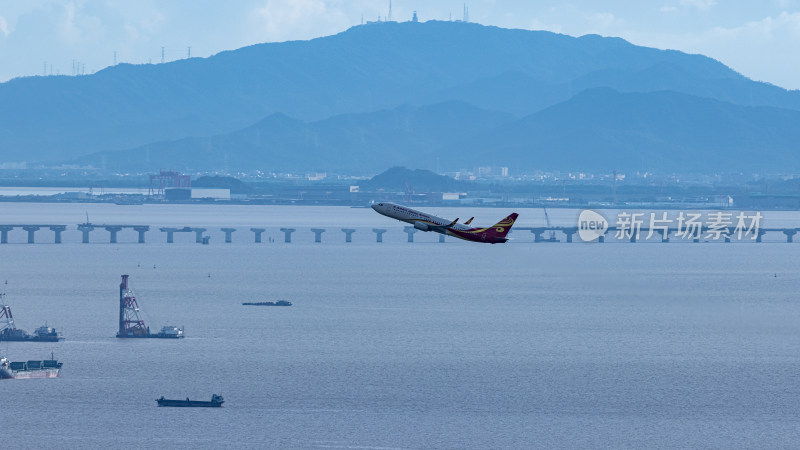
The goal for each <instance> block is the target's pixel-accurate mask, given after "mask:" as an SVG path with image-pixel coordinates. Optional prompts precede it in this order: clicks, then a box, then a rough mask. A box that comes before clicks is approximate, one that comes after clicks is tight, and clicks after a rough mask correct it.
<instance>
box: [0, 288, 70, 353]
mask: <svg viewBox="0 0 800 450" xmlns="http://www.w3.org/2000/svg"><path fill="white" fill-rule="evenodd" d="M5 299H6V294H0V342H1V341H12V342H58V341H63V340H64V337H63V336H61V333H59V332H57V331H56V329H55V328H53V327H48V326H47V324H46V323H45V324H44V326H41V327H39V328H37V329H36V331H35V332H34V334H30V333H28V332H27V331H25V330H23V329H20V328H17V327H16V326H15V325H14V315H13V314H11V307H10V306H8V305H6V304H5Z"/></svg>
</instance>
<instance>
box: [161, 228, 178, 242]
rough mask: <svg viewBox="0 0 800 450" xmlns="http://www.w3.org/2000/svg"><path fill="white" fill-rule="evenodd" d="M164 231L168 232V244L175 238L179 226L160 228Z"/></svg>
mask: <svg viewBox="0 0 800 450" xmlns="http://www.w3.org/2000/svg"><path fill="white" fill-rule="evenodd" d="M159 230H160V231H161V232H162V233H167V244H172V243H173V242H175V241H174V238H175V232H176V231H178V229H177V228H159Z"/></svg>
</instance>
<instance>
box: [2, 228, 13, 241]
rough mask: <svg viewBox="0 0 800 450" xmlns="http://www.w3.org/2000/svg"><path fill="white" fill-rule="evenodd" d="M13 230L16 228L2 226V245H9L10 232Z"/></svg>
mask: <svg viewBox="0 0 800 450" xmlns="http://www.w3.org/2000/svg"><path fill="white" fill-rule="evenodd" d="M13 229H14V227H9V226H5V225H2V226H0V244H8V232H9V231H11V230H13Z"/></svg>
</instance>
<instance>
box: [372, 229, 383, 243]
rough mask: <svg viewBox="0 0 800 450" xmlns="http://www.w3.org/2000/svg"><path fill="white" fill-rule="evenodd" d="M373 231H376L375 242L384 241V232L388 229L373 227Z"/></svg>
mask: <svg viewBox="0 0 800 450" xmlns="http://www.w3.org/2000/svg"><path fill="white" fill-rule="evenodd" d="M372 232H373V233H375V242H383V233H386V230H384V229H382V228H373V229H372Z"/></svg>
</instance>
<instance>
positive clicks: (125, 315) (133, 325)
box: [117, 275, 150, 338]
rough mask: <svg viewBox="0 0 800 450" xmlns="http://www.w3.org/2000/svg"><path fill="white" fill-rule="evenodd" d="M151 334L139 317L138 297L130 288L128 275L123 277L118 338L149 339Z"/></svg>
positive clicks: (120, 293)
mask: <svg viewBox="0 0 800 450" xmlns="http://www.w3.org/2000/svg"><path fill="white" fill-rule="evenodd" d="M149 334H150V332H149V330H148V329H147V326H146V325H145V324H144V320H142V318H141V317H139V304H138V303H137V302H136V296H135V295H133V291H132V290H131V289H130V288H128V275H123V276H122V283H120V284H119V332H118V333H117V337H118V338H125V337H147V336H148V335H149Z"/></svg>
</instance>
